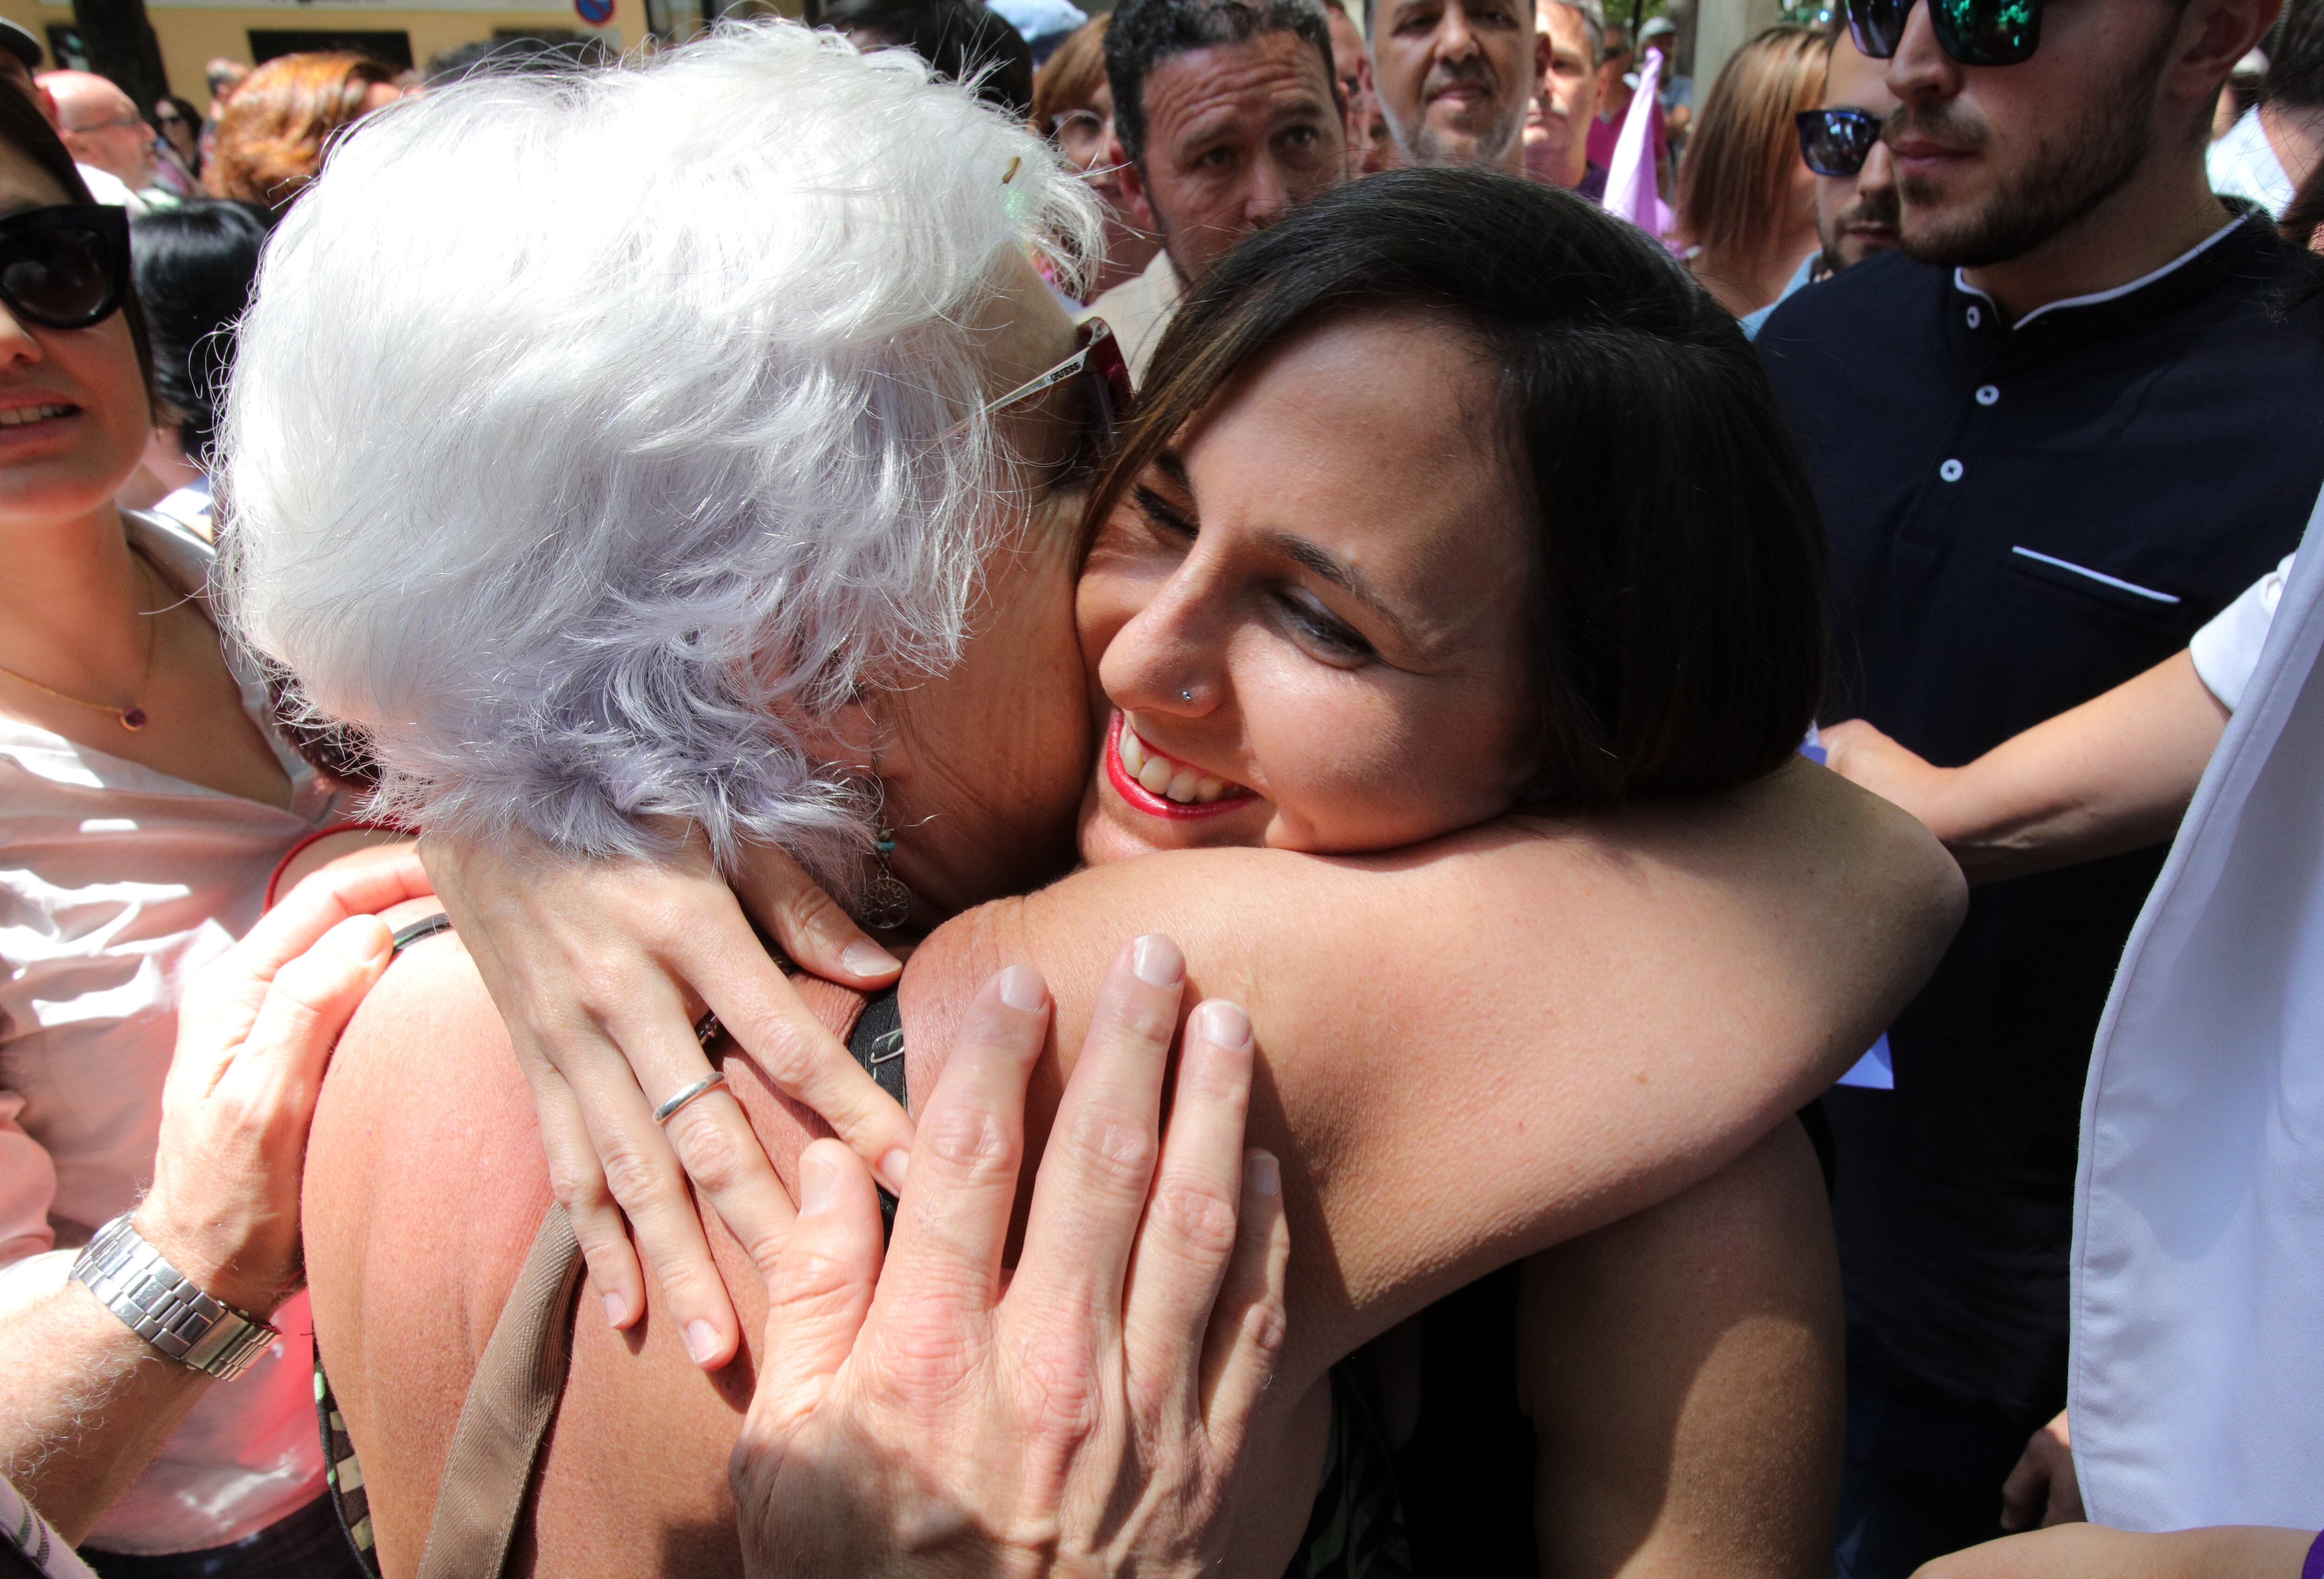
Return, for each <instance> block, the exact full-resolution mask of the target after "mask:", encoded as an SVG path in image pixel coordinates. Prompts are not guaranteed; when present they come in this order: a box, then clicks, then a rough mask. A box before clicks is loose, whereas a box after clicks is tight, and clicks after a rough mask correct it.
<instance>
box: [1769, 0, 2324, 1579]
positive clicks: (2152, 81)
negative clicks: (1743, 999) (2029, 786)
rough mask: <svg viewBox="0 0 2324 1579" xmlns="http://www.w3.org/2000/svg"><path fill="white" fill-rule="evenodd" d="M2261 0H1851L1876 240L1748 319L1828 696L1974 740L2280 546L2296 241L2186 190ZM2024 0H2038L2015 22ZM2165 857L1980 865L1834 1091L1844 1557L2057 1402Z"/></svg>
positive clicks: (2305, 371)
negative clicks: (1844, 1346) (1878, 131)
mask: <svg viewBox="0 0 2324 1579" xmlns="http://www.w3.org/2000/svg"><path fill="white" fill-rule="evenodd" d="M2278 5H2279V0H2050V3H2049V4H2048V5H2046V7H2044V6H2043V5H2040V4H2038V3H2037V4H2035V5H2032V6H2030V7H2022V8H2014V9H2012V10H2009V11H2002V10H1999V9H1996V10H1994V11H1989V12H1987V13H1984V14H1982V15H1983V16H1984V17H1985V18H1986V20H1985V21H1984V23H1983V24H1982V25H1970V24H1971V23H1976V22H1977V21H1978V18H1977V17H1974V16H1972V17H1969V18H1963V17H1962V16H1961V14H1960V13H1959V12H1954V11H1944V10H1941V8H1940V7H1937V6H1934V5H1906V4H1898V3H1896V0H1850V4H1849V14H1850V21H1851V25H1852V26H1853V27H1854V29H1855V32H1856V39H1857V42H1858V44H1859V45H1860V46H1861V47H1862V48H1863V49H1864V51H1865V52H1866V53H1867V54H1869V55H1873V56H1875V57H1878V58H1886V59H1887V60H1888V69H1887V85H1888V88H1889V89H1890V90H1891V91H1892V92H1893V93H1894V94H1895V97H1896V98H1897V100H1898V105H1897V107H1896V109H1895V112H1894V113H1893V114H1892V115H1890V116H1889V117H1888V120H1887V124H1886V129H1885V131H1884V133H1883V138H1884V141H1885V142H1886V146H1887V150H1888V152H1889V154H1890V156H1891V157H1892V158H1893V159H1894V161H1895V180H1896V186H1897V191H1898V193H1899V196H1900V198H1901V204H1900V215H1899V221H1900V234H1901V235H1902V240H1903V246H1902V250H1901V252H1898V253H1892V254H1886V255H1884V256H1879V257H1875V258H1873V259H1872V260H1871V261H1869V262H1867V263H1863V264H1861V265H1860V266H1858V267H1856V268H1852V269H1849V271H1847V272H1845V273H1842V274H1840V276H1838V277H1837V278H1835V279H1833V280H1831V281H1829V282H1825V283H1824V284H1821V285H1819V286H1818V287H1816V288H1815V289H1814V290H1812V291H1802V292H1801V293H1800V294H1799V295H1797V296H1795V297H1794V298H1793V299H1792V300H1790V301H1788V302H1786V303H1784V305H1783V306H1782V307H1780V308H1778V309H1776V311H1775V315H1774V316H1773V317H1772V318H1770V319H1768V321H1767V324H1766V328H1764V329H1763V330H1762V331H1761V333H1760V336H1759V346H1760V349H1761V351H1762V353H1763V355H1764V356H1765V357H1766V365H1767V368H1768V371H1769V373H1770V374H1772V376H1773V378H1774V380H1775V387H1776V390H1777V392H1778V393H1779V394H1780V395H1781V397H1782V398H1783V400H1784V404H1785V405H1786V407H1787V409H1788V411H1789V413H1790V415H1791V418H1792V421H1793V425H1794V431H1795V432H1796V434H1797V436H1798V438H1799V440H1800V442H1801V444H1802V447H1803V448H1804V450H1805V451H1806V454H1807V457H1808V460H1809V463H1810V466H1811V469H1812V472H1813V473H1814V476H1815V479H1816V486H1817V492H1818V495H1819V499H1820V502H1821V506H1822V509H1823V512H1824V519H1825V522H1826V525H1827V528H1828V530H1829V532H1830V536H1831V566H1832V583H1833V585H1832V591H1833V608H1834V620H1835V623H1836V629H1835V641H1834V652H1835V658H1836V663H1835V670H1836V676H1835V678H1836V694H1835V695H1834V696H1833V697H1832V698H1831V703H1830V705H1829V706H1828V708H1827V711H1826V713H1825V717H1826V719H1827V720H1828V721H1829V720H1836V719H1840V718H1845V717H1850V716H1861V717H1863V718H1865V719H1867V720H1868V721H1869V722H1870V723H1871V724H1872V725H1875V726H1877V728H1879V729H1881V730H1883V731H1885V732H1886V733H1887V734H1890V735H1892V736H1893V737H1895V739H1896V740H1898V741H1899V742H1901V743H1904V744H1905V745H1906V746H1908V747H1909V748H1910V749H1911V750H1913V751H1914V752H1916V753H1920V754H1921V755H1922V756H1924V757H1926V758H1928V759H1929V760H1930V761H1932V762H1937V763H1941V764H1950V763H1960V762H1969V761H1970V760H1972V759H1974V758H1976V757H1977V756H1978V755H1980V754H1981V753H1984V752H1986V751H1987V750H1988V749H1990V748H1991V747H1993V746H1995V745H1997V744H1998V743H2000V742H2002V741H2003V740H2005V739H2007V738H2008V737H2010V736H2011V735H2014V734H2017V733H2019V732H2020V731H2022V730H2024V729H2025V728H2027V727H2029V726H2031V725H2034V724H2037V723H2039V722H2041V721H2042V720H2043V719H2045V718H2049V717H2052V716H2055V715H2057V714H2059V713H2062V712H2064V711H2065V710H2066V709H2067V708H2069V707H2071V706H2076V705H2078V704H2080V703H2082V702H2086V701H2088V700H2089V699H2090V698H2091V697H2096V696H2098V695H2099V694H2100V693H2101V692H2104V691H2107V690H2108V689H2110V688H2113V687H2115V686H2116V685H2118V684H2120V683H2121V682H2123V681H2124V680H2126V679H2130V678H2131V677H2132V676H2134V675H2136V674H2139V673H2142V672H2144V670H2146V669H2150V668H2152V667H2153V665H2155V664H2156V663H2159V662H2161V661H2162V660H2163V659H2165V658H2167V657H2169V656H2171V654H2172V653H2173V652H2175V651H2178V650H2179V649H2181V648H2182V647H2184V646H2185V645H2186V644H2187V642H2188V639H2189V638H2190V636H2191V635H2192V634H2193V633H2195V631H2196V630H2197V629H2199V627H2200V626H2201V625H2202V624H2203V623H2205V622H2206V621H2208V620H2209V619H2210V618H2211V617H2212V616H2213V615H2215V614H2218V612H2219V611H2220V610H2221V609H2222V608H2224V607H2226V606H2227V604H2228V603H2229V602H2231V601H2232V600H2233V599H2234V598H2235V597H2236V596H2237V595H2238V594H2239V593H2241V592H2242V591H2243V589H2244V588H2246V587H2247V586H2250V585H2251V584H2252V583H2254V582H2255V581H2257V580H2258V579H2259V578H2260V577H2261V576H2262V575H2264V573H2266V572H2267V571H2268V570H2270V569H2272V568H2274V566H2275V565H2276V563H2277V561H2279V560H2280V559H2282V558H2283V556H2284V555H2285V554H2286V553H2288V552H2290V551H2291V549H2292V546H2293V545H2294V544H2295V543H2296V542H2297V541H2298V540H2299V537H2300V534H2301V528H2302V526H2303V525H2304V523H2305V522H2306V521H2307V519H2308V516H2309V512H2310V507H2311V506H2312V505H2313V503H2315V499H2316V494H2317V490H2318V486H2319V482H2324V447H2319V445H2318V444H2317V437H2318V422H2319V419H2318V415H2317V413H2318V412H2319V411H2324V355H2319V340H2324V320H2319V312H2318V310H2317V309H2316V308H2315V307H2314V306H2313V305H2310V306H2309V307H2306V308H2301V309H2296V310H2294V311H2293V312H2292V314H2291V315H2290V318H2289V321H2287V319H2286V314H2285V312H2284V310H2283V309H2282V300H2283V299H2284V297H2285V294H2286V288H2287V287H2291V286H2295V285H2297V284H2298V283H2300V282H2302V281H2304V280H2305V279H2306V278H2307V277H2308V275H2307V267H2308V265H2307V262H2306V260H2305V257H2304V254H2301V253H2299V252H2298V251H2297V250H2295V249H2294V248H2292V247H2291V246H2290V245H2288V244H2286V243H2285V242H2283V241H2282V239H2280V238H2279V237H2278V236H2277V235H2276V234H2275V231H2274V228H2273V226H2271V225H2270V224H2268V223H2267V222H2266V220H2265V219H2264V218H2263V217H2251V216H2246V215H2239V214H2237V213H2236V212H2232V211H2230V210H2229V209H2228V208H2226V207H2225V206H2223V205H2222V204H2221V203H2220V202H2219V201H2218V199H2217V198H2215V197H2213V196H2212V194H2211V189H2210V185H2209V181H2208V180H2207V179H2206V177H2205V174H2204V168H2203V157H2204V149H2205V144H2206V141H2207V136H2206V134H2207V131H2208V128H2209V124H2210V115H2211V108H2212V105H2213V102H2214V101H2215V99H2216V98H2217V97H2218V91H2219V88H2220V85H2221V84H2222V83H2224V82H2225V81H2226V80H2227V75H2228V73H2229V72H2230V71H2232V70H2233V69H2234V68H2235V65H2236V61H2237V60H2240V59H2241V58H2242V57H2243V55H2244V54H2245V52H2246V51H2248V50H2250V49H2251V48H2252V46H2253V45H2254V44H2255V43H2256V42H2258V41H2259V40H2260V38H2261V36H2262V35H2263V34H2264V33H2265V32H2266V31H2267V28H2268V26H2269V24H2270V23H2273V21H2274V20H2275V15H2276V12H2277V9H2278ZM2029 13H2030V16H2029ZM2160 865H2161V852H2160V851H2159V850H2154V851H2146V852H2140V853H2136V854H2129V855H2124V856H2119V857H2116V858H2115V859H2112V860H2107V861H2100V862H2094V863H2090V864H2088V865H2084V866H2080V867H2078V868H2075V869H2072V870H2070V871H2065V872H2059V873H2052V874H2048V875H2043V876H2038V877H2026V878H2021V879H2018V880H2015V881H2013V882H2005V883H1996V884H1994V885H1992V886H1990V887H1987V888H1982V889H1979V890H1978V891H1976V895H1975V897H1974V899H1973V900H1972V901H1971V905H1970V910H1969V920H1968V922H1967V924H1966V925H1965V926H1964V927H1963V928H1961V931H1960V936H1959V937H1958V938H1957V939H1956V940H1955V942H1954V944H1953V946H1952V947H1951V949H1950V952H1949V953H1948V954H1947V956H1946V958H1945V961H1944V963H1943V965H1941V966H1940V968H1939V970H1938V972H1937V974H1936V975H1935V977H1934V978H1933V979H1932V981H1931V983H1930V984H1929V985H1928V987H1927V988H1926V989H1925V990H1924V991H1923V993H1922V994H1921V996H1920V997H1919V998H1918V999H1917V1000H1915V1001H1914V1002H1913V1004H1912V1005H1911V1006H1910V1007H1908V1008H1907V1009H1906V1010H1905V1011H1904V1013H1903V1015H1901V1016H1900V1017H1899V1018H1898V1020H1897V1021H1896V1023H1895V1027H1894V1028H1893V1029H1892V1030H1891V1031H1890V1033H1889V1037H1888V1042H1889V1046H1890V1048H1891V1049H1892V1052H1893V1055H1894V1071H1895V1073H1894V1079H1895V1088H1894V1089H1893V1090H1867V1089H1859V1088H1843V1089H1841V1090H1839V1091H1836V1092H1833V1093H1831V1094H1829V1095H1827V1096H1826V1097H1825V1098H1824V1100H1823V1106H1824V1109H1825V1112H1826V1113H1827V1114H1828V1115H1829V1117H1830V1120H1831V1129H1832V1131H1833V1135H1834V1138H1835V1142H1836V1150H1837V1183H1836V1187H1835V1195H1834V1198H1833V1215H1834V1223H1835V1226H1836V1228H1837V1230H1838V1233H1839V1236H1840V1260H1841V1267H1842V1271H1843V1277H1844V1282H1845V1287H1846V1292H1847V1301H1848V1341H1849V1421H1848V1427H1849V1433H1848V1435H1849V1442H1848V1459H1847V1465H1846V1472H1845V1479H1844V1482H1843V1485H1842V1491H1841V1502H1840V1531H1839V1554H1838V1555H1839V1565H1840V1574H1842V1575H1844V1576H1847V1579H1904V1575H1906V1574H1909V1573H1911V1572H1912V1570H1913V1569H1914V1568H1915V1567H1916V1566H1918V1565H1920V1564H1921V1563H1923V1561H1926V1560H1927V1559H1929V1558H1932V1557H1934V1556H1938V1555H1939V1554H1941V1553H1944V1552H1949V1551H1952V1550H1955V1549H1957V1548H1959V1547H1965V1546H1968V1545H1969V1544H1971V1543H1973V1542H1975V1541H1978V1540H1982V1539H1986V1538H1989V1537H1992V1536H1993V1535H1994V1534H1995V1533H1996V1530H1997V1520H1998V1517H1999V1514H2000V1512H2001V1488H2002V1484H2003V1482H2004V1481H2005V1480H2006V1478H2007V1476H2008V1474H2009V1473H2010V1470H2011V1467H2012V1465H2013V1464H2015V1461H2016V1460H2017V1458H2018V1455H2019V1454H2020V1452H2021V1451H2022V1450H2023V1449H2024V1447H2025V1445H2026V1443H2027V1441H2028V1438H2029V1436H2031V1434H2032V1433H2033V1432H2034V1431H2035V1430H2036V1429H2037V1428H2039V1427H2043V1426H2044V1425H2045V1424H2046V1423H2047V1422H2049V1421H2050V1419H2051V1418H2052V1417H2053V1416H2054V1415H2056V1414H2057V1413H2058V1411H2059V1409H2060V1408H2061V1405H2062V1404H2063V1402H2064V1393H2065V1378H2066V1357H2067V1332H2068V1322H2067V1310H2068V1306H2067V1295H2068V1263H2069V1248H2070V1239H2071V1231H2072V1211H2073V1191H2074V1181H2075V1167H2076V1156H2077V1150H2078V1142H2079V1131H2080V1112H2081V1102H2082V1087H2083V1078H2084V1075H2085V1072H2086V1070H2087V1068H2088V1066H2089V1054H2090V1046H2091V1041H2092V1038H2093V1036H2094V1034H2095V1033H2096V1030H2097V1027H2098V1017H2099V1014H2100V1011H2101V1009H2102V1007H2103V1005H2104V1003H2105V1000H2106V996H2107V988H2108V985H2109V983H2111V981H2112V979H2113V976H2114V971H2115V965H2116V961H2117V960H2119V959H2120V958H2121V956H2122V951H2123V946H2124V944H2125V942H2126V939H2127V937H2128V936H2129V933H2130V929H2131V926H2132V923H2133V921H2134V920H2135V918H2136V917H2137V914H2138V911H2139V908H2140V905H2141V904H2142V902H2143V901H2144V899H2145V897H2146V894H2147V891H2148V890H2149V889H2150V888H2152V887H2153V883H2154V880H2155V877H2156V874H2157V873H2158V871H2159V869H2160Z"/></svg>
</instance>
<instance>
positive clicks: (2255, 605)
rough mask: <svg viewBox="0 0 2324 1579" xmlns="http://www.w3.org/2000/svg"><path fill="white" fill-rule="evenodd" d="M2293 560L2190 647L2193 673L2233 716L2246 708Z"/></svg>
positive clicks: (2201, 632) (2248, 593) (2262, 581)
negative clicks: (2239, 709) (2248, 694)
mask: <svg viewBox="0 0 2324 1579" xmlns="http://www.w3.org/2000/svg"><path fill="white" fill-rule="evenodd" d="M2295 557H2296V556H2293V555H2291V554H2286V555H2285V556H2284V557H2283V563H2282V564H2281V565H2278V566H2277V567H2276V568H2274V569H2273V570H2271V571H2269V572H2268V573H2267V574H2266V575H2264V576H2263V577H2260V578H2259V579H2258V580H2257V581H2255V582H2254V583H2252V585H2251V586H2249V587H2248V588H2247V589H2246V591H2245V593H2244V595H2243V596H2241V597H2238V598H2237V599H2236V601H2235V602H2233V603H2231V604H2229V605H2227V607H2226V608H2224V609H2221V610H2220V611H2219V617H2218V619H2216V620H2213V621H2212V622H2211V623H2209V624H2208V625H2205V626H2204V627H2203V628H2202V629H2201V630H2199V631H2198V632H2196V633H2195V639H2194V640H2193V641H2192V642H2189V643H2188V644H2187V650H2188V651H2189V652H2190V653H2191V654H2192V655H2193V657H2194V660H2195V672H2196V673H2197V674H2198V675H2199V676H2200V677H2202V681H2203V684H2204V685H2205V686H2207V687H2208V688H2209V689H2210V692H2211V695H2213V696H2215V697H2218V698H2219V706H2222V707H2225V708H2226V709H2227V711H2228V712H2230V713H2232V712H2234V711H2235V710H2236V707H2238V706H2241V705H2242V703H2243V699H2244V690H2245V688H2246V687H2248V686H2249V685H2250V684H2251V679H2252V674H2253V672H2254V671H2255V669H2258V668H2259V650H2260V649H2261V648H2263V647H2264V646H2266V645H2267V632H2268V627H2269V626H2271V625H2273V623H2275V605H2277V604H2279V603H2282V601H2283V584H2284V583H2285V582H2286V581H2288V580H2290V579H2291V578H2292V559H2294V558H2295Z"/></svg>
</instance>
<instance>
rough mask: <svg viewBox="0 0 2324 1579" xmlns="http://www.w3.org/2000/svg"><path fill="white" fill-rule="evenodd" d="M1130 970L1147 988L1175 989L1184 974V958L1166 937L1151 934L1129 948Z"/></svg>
mask: <svg viewBox="0 0 2324 1579" xmlns="http://www.w3.org/2000/svg"><path fill="white" fill-rule="evenodd" d="M1130 969H1132V970H1134V971H1136V972H1137V973H1138V979H1139V981H1141V982H1144V983H1146V984H1147V985H1148V986H1149V987H1175V986H1176V985H1177V984H1178V983H1179V980H1180V978H1182V977H1184V976H1185V974H1186V956H1185V955H1183V954H1180V953H1179V952H1178V946H1177V945H1176V944H1175V943H1173V942H1171V941H1170V940H1169V939H1168V938H1167V937H1163V936H1162V935H1161V934H1160V933H1158V932H1157V933H1152V934H1149V935H1148V936H1147V937H1141V938H1139V940H1138V941H1137V942H1136V943H1135V944H1133V945H1132V946H1131V949H1130Z"/></svg>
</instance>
